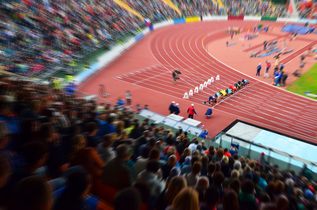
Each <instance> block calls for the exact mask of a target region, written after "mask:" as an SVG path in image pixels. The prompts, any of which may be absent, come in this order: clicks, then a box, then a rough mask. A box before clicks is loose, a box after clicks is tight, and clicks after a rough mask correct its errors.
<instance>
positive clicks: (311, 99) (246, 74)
mask: <svg viewBox="0 0 317 210" xmlns="http://www.w3.org/2000/svg"><path fill="white" fill-rule="evenodd" d="M207 53H208V54H209V55H210V56H211V57H212V58H214V59H215V60H216V61H218V62H219V63H221V64H223V65H225V66H227V67H228V68H230V69H232V70H234V71H237V72H239V71H238V70H237V69H235V68H233V67H231V66H229V65H227V64H225V63H224V62H222V61H220V60H219V59H217V58H216V57H215V56H213V55H212V54H210V53H209V52H207ZM239 73H241V74H243V75H245V76H247V77H250V76H248V75H247V74H245V73H243V72H239ZM253 79H255V80H258V81H259V82H262V83H264V84H266V83H265V82H263V81H261V80H259V79H257V78H253ZM266 85H267V84H266ZM272 87H273V88H276V89H278V90H280V91H285V92H286V93H290V94H293V95H296V96H299V97H302V98H304V99H308V100H310V101H314V103H316V101H315V100H314V99H311V98H307V97H305V96H302V95H299V94H296V93H293V92H289V91H287V90H284V89H280V88H278V87H276V86H272Z"/></svg>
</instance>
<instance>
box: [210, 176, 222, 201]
mask: <svg viewBox="0 0 317 210" xmlns="http://www.w3.org/2000/svg"><path fill="white" fill-rule="evenodd" d="M224 179H225V177H224V175H223V174H222V172H219V171H218V172H216V173H215V174H214V176H213V177H212V181H213V185H214V186H215V187H217V188H218V190H219V192H220V200H222V197H223V195H224V191H223V182H224Z"/></svg>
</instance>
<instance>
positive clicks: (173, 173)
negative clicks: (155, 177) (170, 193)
mask: <svg viewBox="0 0 317 210" xmlns="http://www.w3.org/2000/svg"><path fill="white" fill-rule="evenodd" d="M180 174H181V170H180V169H179V168H177V167H174V168H172V169H171V171H170V175H169V176H168V177H167V179H166V186H168V184H169V182H170V181H171V179H173V177H175V176H179V175H180Z"/></svg>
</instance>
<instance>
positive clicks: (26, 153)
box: [22, 141, 49, 166]
mask: <svg viewBox="0 0 317 210" xmlns="http://www.w3.org/2000/svg"><path fill="white" fill-rule="evenodd" d="M48 152H49V149H48V146H47V145H46V144H45V143H44V142H41V141H33V142H30V143H27V144H26V145H25V146H24V148H23V150H22V155H23V157H24V159H25V160H26V164H27V165H28V166H34V165H35V163H36V162H37V161H39V160H40V159H41V158H43V157H44V156H45V155H46V154H47V153H48Z"/></svg>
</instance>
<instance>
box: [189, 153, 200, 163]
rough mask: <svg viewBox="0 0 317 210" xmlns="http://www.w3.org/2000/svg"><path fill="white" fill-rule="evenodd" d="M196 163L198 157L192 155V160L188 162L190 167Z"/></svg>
mask: <svg viewBox="0 0 317 210" xmlns="http://www.w3.org/2000/svg"><path fill="white" fill-rule="evenodd" d="M197 161H199V156H197V155H194V156H193V157H192V159H191V160H190V164H191V165H194V163H195V162H197Z"/></svg>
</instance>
